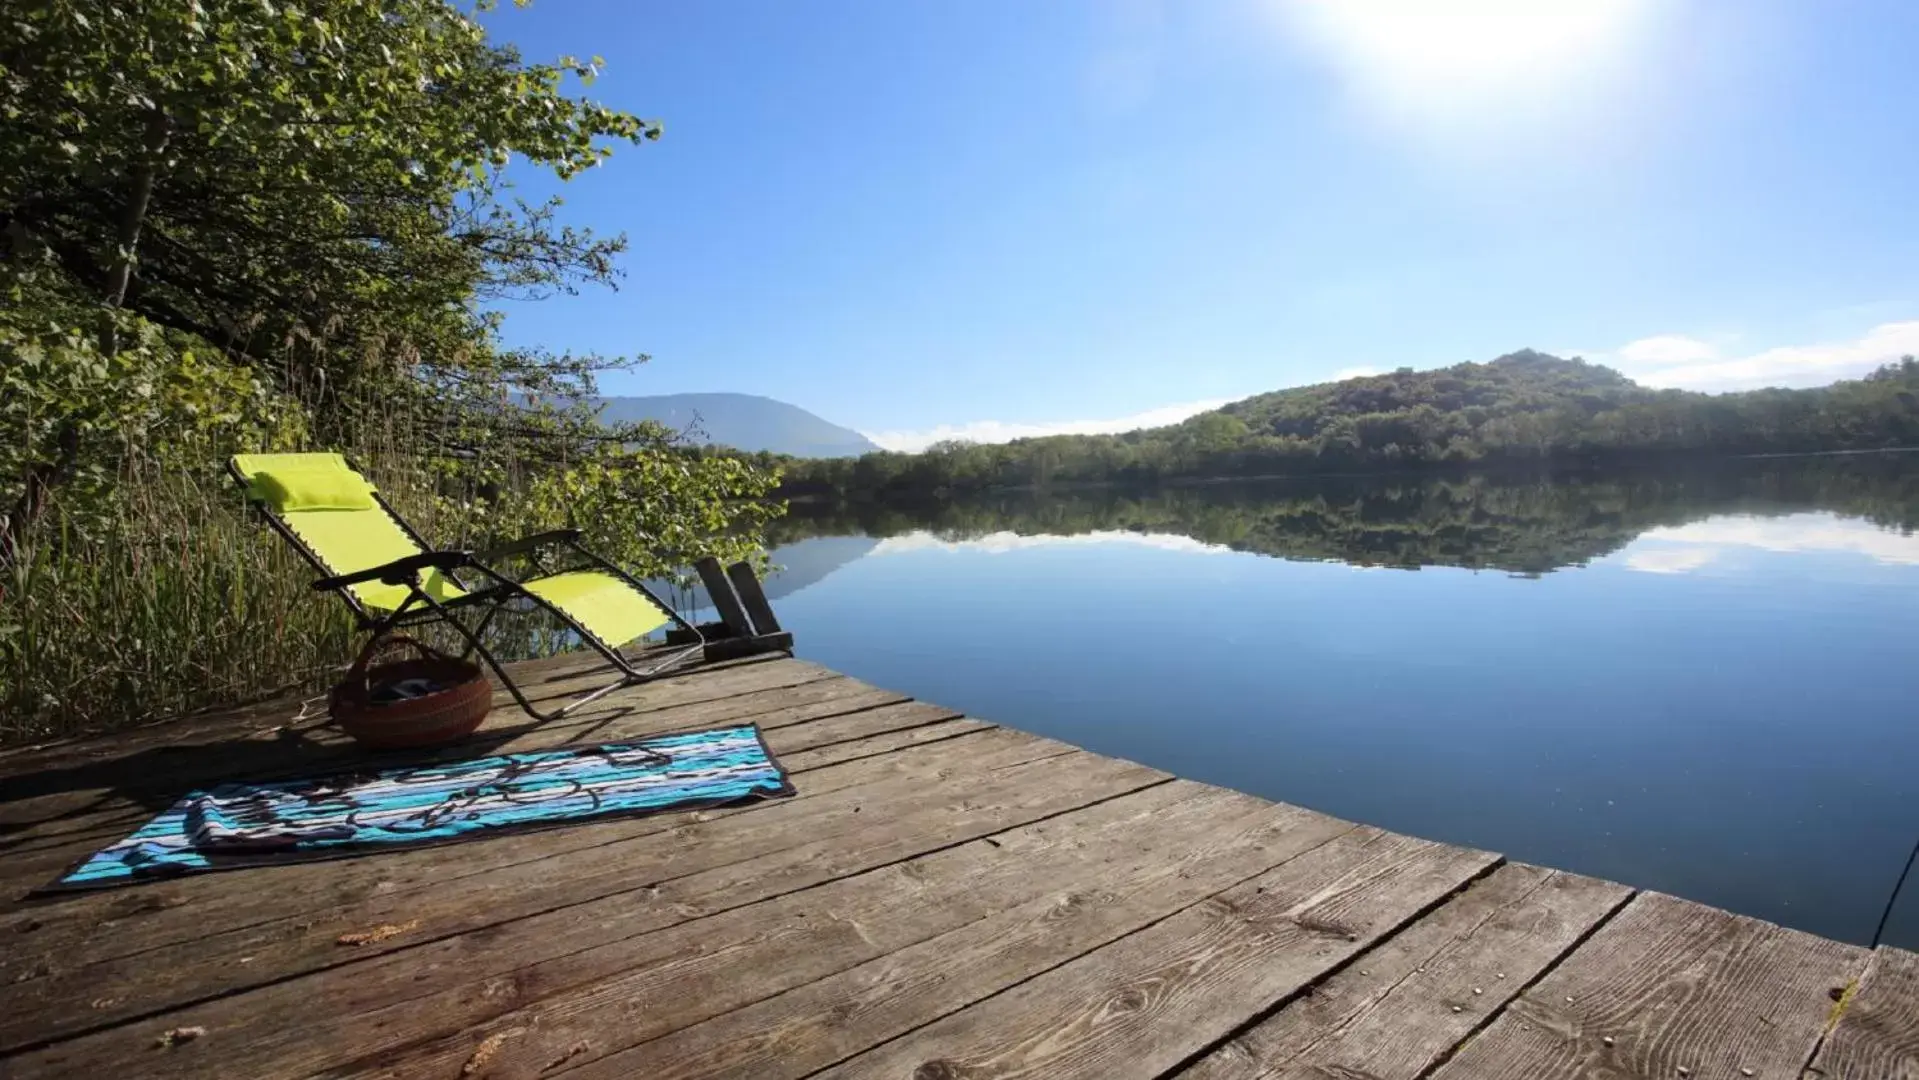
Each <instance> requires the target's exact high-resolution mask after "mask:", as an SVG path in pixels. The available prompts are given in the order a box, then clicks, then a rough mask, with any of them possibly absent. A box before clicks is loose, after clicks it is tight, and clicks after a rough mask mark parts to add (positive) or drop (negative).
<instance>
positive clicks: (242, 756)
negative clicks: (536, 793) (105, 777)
mask: <svg viewBox="0 0 1919 1080" xmlns="http://www.w3.org/2000/svg"><path fill="white" fill-rule="evenodd" d="M905 700H906V699H905V698H904V697H902V696H901V695H898V694H895V693H893V692H891V691H887V690H878V689H875V688H873V687H870V686H867V685H866V684H865V683H861V682H858V681H857V680H853V679H847V678H845V677H843V676H842V677H835V678H830V679H821V680H815V681H812V682H808V683H804V684H799V685H794V686H787V687H778V688H773V689H768V690H758V691H751V692H747V693H743V694H739V695H735V696H731V697H726V698H719V699H715V700H711V701H702V702H693V703H690V704H686V705H678V706H670V707H667V708H661V709H649V710H645V711H637V712H615V713H612V714H609V715H604V716H600V717H598V718H595V719H590V720H586V721H582V722H578V723H562V724H549V725H528V726H521V727H519V728H516V729H514V730H512V731H510V732H508V731H501V732H497V733H496V734H495V735H494V736H489V737H488V738H487V739H486V740H485V741H483V742H474V741H473V740H468V741H465V742H462V743H459V744H456V745H454V746H449V747H445V748H442V749H438V750H432V751H417V752H414V753H411V754H408V755H406V756H405V757H398V758H393V759H392V760H393V761H395V762H399V761H407V762H417V763H422V764H424V763H429V762H434V761H450V760H458V759H460V758H464V757H471V756H475V755H479V754H496V753H522V752H526V751H530V750H545V749H552V748H555V747H560V746H566V745H573V744H580V743H600V742H611V741H616V740H620V739H633V738H642V737H645V736H648V735H656V734H661V733H664V732H668V731H677V730H685V729H688V728H700V727H711V726H716V725H720V724H728V723H746V722H752V723H756V724H759V725H760V726H761V727H762V728H764V729H767V730H768V731H769V733H770V732H771V731H772V730H774V729H778V728H781V727H785V726H787V725H790V724H797V723H804V722H807V721H810V720H816V719H820V718H822V717H829V716H836V715H840V714H842V713H853V712H859V711H862V710H870V709H875V708H878V707H880V706H883V705H888V704H894V703H898V702H903V701H905ZM922 708H933V706H922ZM946 715H949V716H950V715H953V714H952V713H951V712H950V711H948V712H946ZM509 736H510V737H509ZM498 739H504V741H497V740H498ZM790 749H799V747H790ZM778 751H779V748H778V747H775V752H778ZM229 755H230V756H229ZM198 760H199V765H198V766H197V768H198V770H199V772H198V775H181V774H176V775H174V776H172V777H171V778H167V777H164V776H162V777H150V778H143V779H142V780H141V781H140V783H141V784H142V785H150V786H145V787H144V790H145V791H146V792H151V793H150V794H140V793H133V792H98V791H96V792H90V793H84V794H83V793H79V792H74V793H69V794H66V795H64V796H59V798H63V799H66V800H68V801H69V802H75V803H77V802H78V800H82V799H88V800H92V801H91V802H88V803H86V804H84V805H82V806H79V807H78V809H77V811H69V812H68V813H69V814H70V815H71V816H70V817H69V818H67V819H65V820H59V821H57V822H53V823H43V824H39V825H35V826H21V828H23V829H31V831H30V832H23V833H22V834H20V835H19V836H18V837H17V838H16V839H14V840H12V841H5V840H0V881H4V882H5V883H6V887H7V889H8V890H9V894H10V896H12V897H14V898H17V897H18V896H19V894H21V893H24V892H26V891H27V890H28V889H31V888H34V887H37V886H39V885H42V884H45V883H46V881H47V880H48V879H49V878H50V877H52V876H54V875H56V874H58V873H59V872H60V870H61V869H63V868H64V867H66V866H67V865H68V864H70V863H72V862H73V861H75V860H77V859H79V858H82V857H84V856H86V855H88V854H91V853H92V852H93V851H95V850H98V849H99V848H100V847H102V846H104V845H106V844H109V843H111V842H113V841H114V840H116V839H118V838H119V837H120V836H122V835H124V834H125V833H127V832H129V831H131V830H132V829H134V828H137V827H138V826H139V825H140V823H142V822H144V821H145V820H147V818H149V817H151V816H152V815H153V814H154V813H156V812H158V810H159V808H161V807H163V806H166V805H168V804H170V803H171V802H172V801H173V800H174V799H175V798H177V797H178V796H179V795H180V794H181V793H183V792H185V791H187V790H190V789H191V788H192V787H194V786H196V785H198V784H205V783H211V782H215V781H221V780H234V779H240V778H243V777H249V776H250V777H251V778H253V779H266V778H273V777H290V776H302V775H315V774H318V773H323V772H326V771H328V770H329V769H339V768H342V767H347V766H350V765H352V764H356V763H361V762H364V761H365V760H366V755H365V752H364V751H361V750H358V749H357V748H355V747H352V746H347V745H337V746H336V745H329V746H327V747H326V748H325V749H324V750H321V751H319V752H318V753H316V752H315V751H314V748H313V747H312V746H310V745H309V744H304V743H294V744H291V745H284V746H279V747H275V746H273V745H272V744H266V745H264V746H263V747H262V748H261V750H260V753H259V754H257V755H256V756H255V757H254V758H252V760H254V761H255V762H256V763H258V764H260V765H264V764H265V763H267V762H274V763H276V764H275V765H274V766H273V767H271V768H265V767H256V768H253V769H246V768H245V767H244V762H246V761H247V760H249V758H248V755H247V754H246V753H239V752H234V750H233V748H231V747H212V748H206V752H205V753H203V754H201V755H199V757H198ZM222 761H225V762H226V765H225V767H224V769H223V768H222V766H221V762H222ZM42 803H43V805H51V802H50V800H42Z"/></svg>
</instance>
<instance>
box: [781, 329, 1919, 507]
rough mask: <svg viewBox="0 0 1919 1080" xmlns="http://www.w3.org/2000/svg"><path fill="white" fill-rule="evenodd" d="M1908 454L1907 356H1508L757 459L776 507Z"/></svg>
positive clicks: (1917, 393) (1911, 422)
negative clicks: (1703, 360) (1745, 359)
mask: <svg viewBox="0 0 1919 1080" xmlns="http://www.w3.org/2000/svg"><path fill="white" fill-rule="evenodd" d="M1913 447H1919V361H1915V359H1914V358H1913V357H1910V356H1908V357H1904V358H1903V359H1901V360H1899V361H1897V362H1894V363H1889V364H1886V365H1884V366H1882V367H1881V368H1879V369H1878V370H1877V371H1874V372H1872V373H1871V374H1869V375H1867V376H1866V377H1865V378H1862V379H1853V380H1847V381H1842V382H1836V383H1833V384H1832V385H1830V386H1825V387H1819V388H1816V389H1806V390H1780V389H1768V390H1751V391H1745V392H1741V393H1728V394H1702V393H1693V392H1687V391H1680V390H1651V389H1648V388H1646V387H1642V386H1640V385H1639V384H1637V383H1635V382H1633V381H1632V380H1631V379H1628V378H1626V377H1625V376H1624V375H1621V374H1620V373H1618V372H1616V371H1614V370H1612V369H1611V368H1607V367H1604V366H1602V365H1598V364H1589V363H1586V362H1585V361H1583V360H1578V359H1573V360H1565V359H1561V358H1559V357H1555V356H1549V355H1547V354H1544V353H1539V352H1534V351H1532V350H1522V351H1520V352H1516V353H1511V354H1508V355H1506V356H1502V357H1499V358H1498V359H1496V360H1493V361H1490V362H1488V363H1483V364H1480V363H1466V364H1455V365H1453V366H1451V367H1446V368H1438V369H1434V370H1429V371H1413V370H1411V369H1409V368H1402V369H1400V370H1399V371H1396V372H1392V373H1389V374H1385V375H1373V376H1364V377H1360V378H1354V379H1347V380H1344V381H1341V382H1335V383H1323V384H1320V385H1317V386H1305V387H1298V388H1295V389H1291V390H1281V391H1276V392H1274V393H1269V394H1260V395H1257V396H1255V397H1251V398H1247V399H1245V400H1243V401H1237V402H1233V403H1232V404H1229V405H1226V406H1223V407H1221V408H1219V409H1214V410H1210V411H1208V412H1203V413H1200V414H1198V415H1196V416H1194V417H1192V418H1190V419H1188V420H1186V421H1184V422H1182V423H1179V424H1174V425H1171V426H1168V427H1161V428H1150V429H1146V430H1142V431H1132V432H1127V433H1125V434H1121V435H1055V436H1049V437H1045V438H1036V439H1020V440H1017V441H1014V442H1010V443H1001V444H990V445H988V444H977V443H965V442H946V443H938V444H935V445H933V446H931V447H929V448H928V449H927V450H925V451H923V452H921V453H917V454H906V453H897V452H881V453H876V454H867V455H865V456H862V457H859V458H837V459H823V460H799V459H786V458H778V457H775V456H772V455H757V456H753V459H754V460H756V461H758V462H759V463H761V464H763V465H764V466H766V467H768V468H777V469H779V470H780V471H781V473H782V480H781V484H780V487H779V489H778V492H779V494H781V495H783V496H787V497H789V498H800V497H827V498H835V499H846V500H853V501H862V500H865V501H877V500H886V499H897V498H923V497H928V496H939V497H950V496H958V495H965V494H971V493H978V492H983V491H992V490H1010V489H1020V488H1038V489H1064V488H1066V487H1068V486H1070V485H1074V484H1085V483H1122V484H1151V483H1162V482H1168V481H1175V480H1177V481H1182V482H1191V481H1197V480H1228V479H1253V478H1263V479H1271V478H1281V477H1294V476H1333V475H1351V474H1365V473H1377V472H1392V471H1402V470H1408V471H1433V470H1452V471H1464V470H1473V469H1480V470H1483V469H1489V468H1508V467H1523V468H1537V467H1543V466H1549V467H1580V466H1585V467H1597V466H1604V465H1625V464H1633V463H1645V462H1653V461H1682V460H1689V459H1698V458H1705V457H1732V456H1741V455H1758V454H1768V453H1777V454H1805V453H1820V452H1832V451H1845V450H1882V449H1906V448H1913Z"/></svg>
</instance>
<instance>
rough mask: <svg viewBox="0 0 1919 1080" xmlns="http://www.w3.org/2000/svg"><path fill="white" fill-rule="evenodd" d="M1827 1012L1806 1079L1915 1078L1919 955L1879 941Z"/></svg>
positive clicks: (1918, 1056) (1918, 1051)
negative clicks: (1830, 1014)
mask: <svg viewBox="0 0 1919 1080" xmlns="http://www.w3.org/2000/svg"><path fill="white" fill-rule="evenodd" d="M1833 1011H1834V1013H1835V1014H1837V1019H1838V1023H1837V1025H1835V1026H1834V1027H1833V1028H1832V1031H1831V1033H1830V1034H1828V1035H1827V1036H1826V1039H1825V1042H1824V1043H1822V1044H1821V1045H1820V1047H1819V1053H1818V1055H1817V1056H1815V1057H1814V1058H1813V1061H1812V1067H1811V1068H1809V1069H1807V1070H1806V1073H1805V1075H1806V1076H1807V1077H1808V1078H1809V1080H1811V1078H1816V1080H1919V954H1914V953H1910V952H1907V951H1905V950H1904V949H1894V948H1889V947H1885V946H1881V947H1880V948H1879V949H1878V950H1877V951H1876V952H1874V953H1873V954H1872V962H1871V964H1870V965H1868V966H1867V968H1866V973H1865V975H1864V976H1863V977H1861V978H1860V980H1859V985H1858V986H1857V988H1855V989H1854V990H1853V992H1852V994H1851V995H1850V996H1849V997H1848V998H1847V999H1846V1001H1845V1002H1844V1006H1843V1008H1842V1007H1840V1006H1834V1010H1833Z"/></svg>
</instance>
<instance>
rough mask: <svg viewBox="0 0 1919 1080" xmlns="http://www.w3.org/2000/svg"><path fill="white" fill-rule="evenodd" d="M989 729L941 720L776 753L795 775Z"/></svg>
mask: <svg viewBox="0 0 1919 1080" xmlns="http://www.w3.org/2000/svg"><path fill="white" fill-rule="evenodd" d="M993 726H994V725H992V724H989V723H987V722H985V721H984V720H971V719H967V718H965V717H962V718H960V719H958V720H942V721H940V722H939V723H936V724H922V725H920V726H919V727H911V728H905V729H903V730H900V731H888V732H886V733H884V734H881V735H868V736H867V737H865V738H863V739H853V740H851V741H849V742H837V743H831V744H829V745H826V746H817V747H814V748H812V749H810V750H801V751H798V752H797V753H792V754H787V753H780V761H781V763H782V764H784V765H785V766H786V767H787V770H788V771H790V772H794V773H798V772H801V771H803V770H804V769H809V768H820V767H823V766H826V765H832V764H835V763H838V762H842V761H856V760H858V759H860V758H863V757H872V756H874V755H876V754H890V753H892V752H893V751H895V750H904V749H905V748H907V747H909V746H919V745H922V744H924V743H931V742H943V741H945V740H947V739H951V738H955V737H957V736H960V735H965V734H968V733H971V732H975V731H987V730H990V729H991V728H992V727H993ZM776 752H778V751H776Z"/></svg>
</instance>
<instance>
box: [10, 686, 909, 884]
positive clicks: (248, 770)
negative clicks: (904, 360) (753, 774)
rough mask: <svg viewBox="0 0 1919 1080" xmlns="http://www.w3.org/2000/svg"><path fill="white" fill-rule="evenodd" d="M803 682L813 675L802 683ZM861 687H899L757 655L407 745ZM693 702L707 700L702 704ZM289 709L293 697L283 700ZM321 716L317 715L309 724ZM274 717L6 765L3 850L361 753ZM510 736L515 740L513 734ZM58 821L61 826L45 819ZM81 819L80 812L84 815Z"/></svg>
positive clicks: (496, 716) (506, 741)
mask: <svg viewBox="0 0 1919 1080" xmlns="http://www.w3.org/2000/svg"><path fill="white" fill-rule="evenodd" d="M809 684H819V685H817V686H811V685H809ZM836 695H837V696H840V697H851V696H863V697H866V698H868V699H870V700H874V701H876V702H885V701H903V700H906V699H905V697H904V695H900V694H891V693H888V692H886V691H881V690H877V689H876V688H874V687H871V686H867V685H866V684H864V683H860V682H857V681H856V680H853V679H848V678H846V677H845V676H843V675H836V674H834V673H832V672H828V671H826V670H825V669H824V668H820V667H818V666H816V665H812V664H805V663H803V662H801V661H798V660H790V659H782V660H772V661H762V662H761V663H759V664H756V665H744V664H743V665H741V666H739V667H733V668H726V669H722V670H721V671H718V672H713V673H709V674H707V675H706V676H705V677H704V679H702V680H697V681H696V680H693V679H692V678H691V677H688V678H686V679H685V680H684V681H682V682H679V683H676V684H669V683H667V682H661V683H647V684H643V685H640V686H635V687H629V688H627V689H626V690H624V691H621V692H619V693H617V694H615V695H611V696H609V697H608V698H606V699H603V700H602V701H601V702H599V703H596V706H595V707H591V708H589V709H587V710H584V711H582V712H581V713H579V714H577V715H569V716H567V717H566V718H565V719H563V720H560V721H556V722H553V723H550V724H538V723H534V722H532V721H531V720H530V719H529V718H528V717H526V715H525V714H523V713H521V712H520V711H519V710H518V709H517V708H516V707H512V706H510V705H509V706H507V707H503V708H502V707H497V706H496V708H495V711H494V712H493V714H492V715H490V716H488V717H487V721H486V723H485V724H484V725H483V726H482V727H481V729H480V730H479V731H478V732H476V733H475V734H474V735H473V736H471V737H469V738H467V739H465V740H463V741H462V742H461V743H458V744H455V745H454V746H451V747H447V748H445V749H443V750H440V751H437V752H427V753H422V754H418V755H409V756H408V757H407V758H404V759H403V758H395V760H410V759H411V757H412V756H418V757H420V758H421V759H423V760H435V759H445V758H447V757H471V756H474V755H475V753H476V752H505V749H506V748H508V747H513V748H515V749H518V748H521V747H522V746H523V747H524V748H525V749H536V748H540V747H545V746H558V745H563V744H566V743H570V742H585V741H599V742H604V741H606V739H605V738H604V737H600V736H598V735H596V734H595V731H596V730H597V729H600V728H604V727H607V726H609V725H611V726H617V727H622V728H624V729H626V730H628V731H631V732H635V733H645V732H652V731H665V730H671V729H673V728H675V727H680V726H687V727H696V726H700V725H701V724H702V723H705V722H707V721H706V720H704V719H702V717H703V716H711V717H718V718H721V719H718V720H716V721H714V722H722V723H723V722H726V720H725V719H724V718H730V717H745V716H751V715H754V714H756V713H765V712H777V711H781V710H787V709H792V708H795V707H800V706H805V705H808V704H823V703H826V702H828V701H832V700H834V698H835V696H836ZM700 706H706V708H704V709H702V708H700ZM287 708H290V709H291V708H297V705H291V706H287ZM323 718H324V711H323V710H322V712H321V713H319V714H315V716H314V717H313V721H312V722H313V723H314V724H318V723H319V722H321V721H322V720H323ZM283 724H284V718H283V720H282V722H281V723H280V724H275V725H274V726H272V727H269V728H267V729H265V730H257V729H250V728H249V729H245V730H231V729H227V730H216V731H212V732H201V733H200V737H199V738H197V739H191V740H189V739H188V738H186V737H185V733H181V737H180V738H177V739H175V740H172V741H169V742H165V743H158V744H152V745H146V744H136V745H129V746H124V747H119V748H111V747H110V746H106V747H100V748H97V749H96V750H95V751H94V752H92V753H89V754H86V755H84V756H79V757H72V756H70V757H69V758H68V759H67V760H65V761H49V762H44V763H41V764H39V765H37V766H36V767H34V768H31V769H21V770H17V771H12V770H10V771H9V774H8V775H7V776H6V777H5V779H4V780H3V781H0V837H4V838H0V851H17V850H21V848H20V847H19V846H18V844H17V843H16V842H14V841H13V840H11V839H10V838H11V837H14V836H17V835H18V834H19V833H21V832H22V831H24V830H25V829H27V828H30V827H32V831H33V838H34V839H35V840H36V841H39V840H44V839H45V838H47V837H51V836H58V835H61V834H62V833H65V832H72V831H74V830H75V828H77V827H79V826H78V825H76V824H74V823H73V819H74V817H75V815H74V813H73V811H74V809H75V808H81V809H85V810H87V811H89V812H92V813H95V814H97V813H100V812H104V811H110V810H114V809H117V808H120V807H125V808H127V809H129V810H143V809H148V808H151V807H153V806H155V805H156V804H158V805H164V804H165V803H166V802H167V801H170V800H171V799H172V798H174V797H177V796H178V795H179V794H180V793H182V792H184V791H185V790H187V789H188V788H191V787H194V786H196V785H200V784H206V783H212V782H216V781H228V780H236V779H247V778H265V777H268V776H274V775H299V774H301V773H310V772H313V771H316V770H321V769H325V768H329V767H334V768H337V767H341V766H342V765H349V764H358V763H361V762H364V761H365V759H366V754H365V751H363V750H360V749H359V748H358V747H357V746H356V745H355V744H354V743H353V742H352V740H351V739H349V738H347V737H346V736H345V735H343V734H341V733H340V732H338V731H336V730H334V729H332V728H329V727H323V726H311V727H308V726H303V727H302V728H301V729H300V730H299V731H298V732H297V736H298V737H289V735H291V734H295V733H294V732H291V731H290V730H289V729H287V728H285V727H284V726H283ZM515 744H519V745H515ZM57 822H65V823H66V824H65V825H64V826H63V827H59V828H52V827H36V826H53V825H54V824H55V823H57ZM82 824H84V822H83V823H82Z"/></svg>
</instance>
